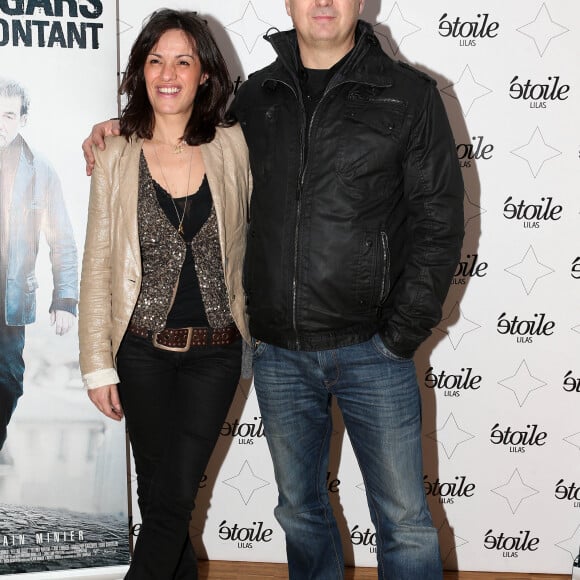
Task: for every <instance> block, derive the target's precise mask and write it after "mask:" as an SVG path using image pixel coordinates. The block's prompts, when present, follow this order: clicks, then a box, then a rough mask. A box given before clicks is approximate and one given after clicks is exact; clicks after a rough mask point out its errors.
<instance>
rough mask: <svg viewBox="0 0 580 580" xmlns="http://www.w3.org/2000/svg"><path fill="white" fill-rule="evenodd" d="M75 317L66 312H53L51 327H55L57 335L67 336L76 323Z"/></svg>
mask: <svg viewBox="0 0 580 580" xmlns="http://www.w3.org/2000/svg"><path fill="white" fill-rule="evenodd" d="M75 318H76V317H75V315H74V314H71V313H70V312H67V311H66V310H52V311H51V313H50V326H54V327H55V331H56V334H58V335H59V336H62V335H63V334H66V333H67V332H68V331H69V330H70V329H71V328H72V325H73V323H74V321H75Z"/></svg>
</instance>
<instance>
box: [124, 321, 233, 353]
mask: <svg viewBox="0 0 580 580" xmlns="http://www.w3.org/2000/svg"><path fill="white" fill-rule="evenodd" d="M127 330H128V331H129V332H130V333H131V334H135V335H137V336H140V337H141V338H150V339H151V340H152V342H153V346H155V347H156V348H160V349H162V350H170V351H173V352H187V351H188V350H189V348H190V347H192V346H225V345H227V344H232V342H234V341H235V340H236V339H237V338H239V336H240V331H239V330H238V328H237V327H236V325H235V324H230V325H229V326H226V327H224V328H209V327H207V326H202V327H195V326H188V327H187V328H164V329H163V330H162V331H161V332H151V331H150V330H149V329H147V328H145V327H143V326H137V325H135V324H130V325H129V328H128V329H127Z"/></svg>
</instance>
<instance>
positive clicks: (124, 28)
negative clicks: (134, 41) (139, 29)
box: [118, 18, 133, 34]
mask: <svg viewBox="0 0 580 580" xmlns="http://www.w3.org/2000/svg"><path fill="white" fill-rule="evenodd" d="M118 22H119V34H125V33H126V32H129V30H132V29H133V25H132V24H129V23H128V22H125V21H124V20H121V19H120V18H119V19H118Z"/></svg>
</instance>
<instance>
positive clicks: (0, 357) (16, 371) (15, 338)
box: [0, 321, 24, 449]
mask: <svg viewBox="0 0 580 580" xmlns="http://www.w3.org/2000/svg"><path fill="white" fill-rule="evenodd" d="M23 350H24V326H6V324H4V322H3V321H0V449H2V446H3V445H4V442H5V441H6V427H7V426H8V422H9V421H10V418H11V417H12V413H13V412H14V409H15V408H16V402H17V401H18V398H19V397H20V396H22V390H23V386H22V381H23V379H24V359H23V358H22V352H23Z"/></svg>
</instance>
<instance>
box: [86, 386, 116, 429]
mask: <svg viewBox="0 0 580 580" xmlns="http://www.w3.org/2000/svg"><path fill="white" fill-rule="evenodd" d="M88 395H89V399H90V400H91V401H92V402H93V403H94V404H95V407H97V409H98V410H99V411H100V412H101V413H103V414H104V415H107V417H110V418H111V419H114V420H115V421H120V420H121V419H122V418H123V408H122V407H121V401H120V399H119V392H118V390H117V385H105V386H104V387H97V388H96V389H89V390H88Z"/></svg>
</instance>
